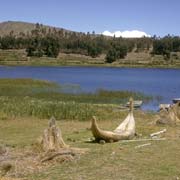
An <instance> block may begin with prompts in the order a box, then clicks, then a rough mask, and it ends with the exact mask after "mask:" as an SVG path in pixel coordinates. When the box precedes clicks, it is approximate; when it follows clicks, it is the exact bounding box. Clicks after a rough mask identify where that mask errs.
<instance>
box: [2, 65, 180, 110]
mask: <svg viewBox="0 0 180 180" xmlns="http://www.w3.org/2000/svg"><path fill="white" fill-rule="evenodd" d="M0 78H34V79H42V80H49V81H53V82H57V83H59V84H63V85H66V86H67V87H71V86H73V87H75V88H73V89H74V91H85V92H95V91H96V90H97V89H100V88H103V89H108V90H129V91H138V92H142V93H145V94H148V95H153V96H161V97H162V99H160V100H159V101H158V102H157V101H153V102H150V103H149V104H144V106H143V109H149V110H154V109H157V108H158V104H159V103H171V100H172V99H173V98H176V97H180V70H178V69H146V68H111V67H101V68H99V67H23V66H19V67H5V66H1V67H0Z"/></svg>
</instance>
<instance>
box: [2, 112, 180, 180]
mask: <svg viewBox="0 0 180 180" xmlns="http://www.w3.org/2000/svg"><path fill="white" fill-rule="evenodd" d="M102 113H103V112H102ZM118 114H119V115H118V117H116V118H112V117H111V118H109V120H103V121H101V120H100V121H99V125H100V127H102V128H104V129H109V130H111V129H114V128H115V127H116V126H117V124H119V122H121V121H122V120H123V118H124V117H125V116H126V114H127V112H126V113H125V112H119V113H118ZM134 116H135V120H136V131H137V133H140V134H142V137H141V138H148V136H149V134H150V133H152V132H156V131H159V130H162V129H163V128H164V127H160V126H156V125H155V124H154V121H155V119H156V115H153V114H144V113H142V112H139V111H135V112H134ZM47 124H48V120H47V119H37V118H16V119H7V120H6V121H4V120H0V127H1V131H0V142H1V143H3V144H6V145H7V146H9V147H12V148H13V149H19V151H20V150H21V149H27V148H28V149H29V148H31V144H32V143H34V141H35V140H36V139H37V138H38V137H39V136H40V135H41V134H42V132H43V130H44V128H45V127H47ZM58 126H59V127H60V128H61V130H62V134H63V138H64V140H65V142H66V143H67V144H69V145H70V146H71V147H79V148H88V149H89V152H88V153H86V154H84V155H81V157H80V158H78V159H76V160H75V161H72V162H64V163H57V164H54V165H53V166H50V167H48V168H47V167H44V169H43V170H42V171H41V172H38V173H30V174H26V175H25V176H24V177H21V178H22V180H23V179H26V180H51V179H53V180H59V179H61V180H69V179H72V180H79V179H86V180H95V179H99V180H100V179H105V180H111V179H114V180H119V179H123V180H132V179H133V180H140V179H142V180H151V179H154V180H170V179H172V180H175V179H178V177H180V161H179V158H180V156H179V147H180V140H179V138H178V134H180V130H179V127H180V126H179V125H178V126H176V127H166V128H167V133H166V134H165V135H164V136H165V137H166V138H167V140H164V141H152V142H129V143H128V142H127V143H122V142H117V143H108V144H105V145H101V144H96V143H90V142H88V141H89V139H90V138H91V137H92V134H91V132H90V131H89V130H88V128H89V127H90V121H83V122H82V121H59V122H58ZM146 143H150V145H149V146H147V147H142V148H135V147H136V146H138V145H142V144H146ZM21 178H19V179H21Z"/></svg>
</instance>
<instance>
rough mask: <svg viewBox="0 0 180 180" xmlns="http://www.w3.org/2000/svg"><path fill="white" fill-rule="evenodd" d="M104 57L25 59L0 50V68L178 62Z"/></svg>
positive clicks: (149, 65) (172, 65)
mask: <svg viewBox="0 0 180 180" xmlns="http://www.w3.org/2000/svg"><path fill="white" fill-rule="evenodd" d="M104 59H105V57H104V56H100V57H97V58H92V57H89V56H83V55H79V54H63V53H60V55H59V56H58V58H49V57H27V56H26V54H25V51H24V50H0V66H3V65H4V66H82V67H88V66H89V67H119V68H122V67H126V68H165V69H166V68H176V69H180V60H179V59H178V60H174V59H170V60H168V61H167V60H163V59H162V57H161V56H154V57H150V56H149V54H148V53H147V54H145V53H129V54H128V56H127V57H126V58H125V59H119V60H117V61H116V62H114V63H105V60H104Z"/></svg>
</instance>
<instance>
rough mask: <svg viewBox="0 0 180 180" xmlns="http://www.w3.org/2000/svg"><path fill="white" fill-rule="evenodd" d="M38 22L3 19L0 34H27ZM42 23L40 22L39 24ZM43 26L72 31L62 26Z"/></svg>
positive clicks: (0, 24)
mask: <svg viewBox="0 0 180 180" xmlns="http://www.w3.org/2000/svg"><path fill="white" fill-rule="evenodd" d="M37 24H39V23H29V22H21V21H5V22H1V23H0V36H5V35H8V34H10V33H11V32H13V34H14V35H18V34H19V33H24V34H27V33H28V32H31V31H32V30H34V29H35V28H36V25H37ZM39 25H42V24H39ZM43 27H44V28H46V29H47V30H48V29H56V30H63V31H64V32H73V31H69V30H66V29H64V28H59V27H53V26H47V25H43Z"/></svg>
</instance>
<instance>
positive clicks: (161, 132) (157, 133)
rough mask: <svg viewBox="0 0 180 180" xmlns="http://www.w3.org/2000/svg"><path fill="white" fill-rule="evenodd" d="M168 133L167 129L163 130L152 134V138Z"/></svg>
mask: <svg viewBox="0 0 180 180" xmlns="http://www.w3.org/2000/svg"><path fill="white" fill-rule="evenodd" d="M166 131H167V130H166V129H163V130H162V131H158V132H155V133H152V134H150V137H154V136H157V135H160V134H163V133H165V132H166Z"/></svg>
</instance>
